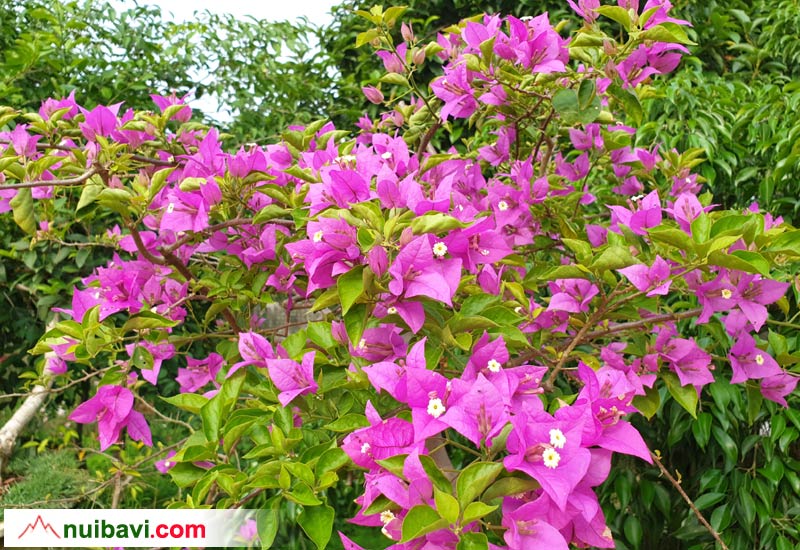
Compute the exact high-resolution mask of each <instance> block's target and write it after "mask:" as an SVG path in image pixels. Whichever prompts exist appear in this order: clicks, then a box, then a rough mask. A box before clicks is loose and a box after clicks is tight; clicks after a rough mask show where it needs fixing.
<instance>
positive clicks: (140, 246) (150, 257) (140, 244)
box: [128, 222, 167, 265]
mask: <svg viewBox="0 0 800 550" xmlns="http://www.w3.org/2000/svg"><path fill="white" fill-rule="evenodd" d="M128 229H129V230H130V232H131V237H133V242H134V243H135V244H136V249H137V250H138V251H139V254H141V255H142V256H144V257H145V259H146V260H147V261H149V262H150V263H153V264H156V265H167V262H166V260H165V259H164V258H159V257H158V256H156V255H155V254H153V253H152V252H150V251H149V250H147V247H146V246H145V245H144V241H142V236H141V235H140V234H139V230H138V229H136V224H135V223H134V222H128Z"/></svg>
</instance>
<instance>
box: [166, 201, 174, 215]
mask: <svg viewBox="0 0 800 550" xmlns="http://www.w3.org/2000/svg"><path fill="white" fill-rule="evenodd" d="M174 210H175V203H174V202H171V203H169V204H168V205H167V214H172V212H173V211H174Z"/></svg>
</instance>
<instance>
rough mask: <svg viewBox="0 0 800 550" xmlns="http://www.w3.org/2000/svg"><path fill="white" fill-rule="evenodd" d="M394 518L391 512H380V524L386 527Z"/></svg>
mask: <svg viewBox="0 0 800 550" xmlns="http://www.w3.org/2000/svg"><path fill="white" fill-rule="evenodd" d="M396 517H397V516H395V515H394V513H393V512H392V511H391V510H384V511H383V512H381V523H383V524H384V525H386V524H387V523H389V522H391V521H392V520H394V519H395V518H396Z"/></svg>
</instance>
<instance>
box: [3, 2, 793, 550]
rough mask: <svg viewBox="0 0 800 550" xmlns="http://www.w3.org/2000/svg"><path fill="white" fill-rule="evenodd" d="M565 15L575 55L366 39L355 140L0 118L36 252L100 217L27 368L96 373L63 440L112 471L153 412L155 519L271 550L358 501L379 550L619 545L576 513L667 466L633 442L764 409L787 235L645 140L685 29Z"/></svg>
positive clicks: (323, 532) (660, 16)
mask: <svg viewBox="0 0 800 550" xmlns="http://www.w3.org/2000/svg"><path fill="white" fill-rule="evenodd" d="M568 3H569V4H570V5H571V6H572V7H573V9H574V10H575V11H576V12H577V13H578V14H579V15H580V16H581V17H582V18H583V21H584V25H583V26H582V27H581V28H580V29H578V30H577V31H576V32H574V33H573V34H572V35H571V36H565V35H562V34H561V32H560V30H561V28H562V26H561V25H558V24H557V25H553V22H551V21H550V20H549V18H548V16H547V14H543V15H539V16H536V17H531V18H523V19H518V18H515V17H505V18H504V17H500V16H480V17H475V18H473V19H471V20H468V21H464V22H462V23H461V24H460V25H458V26H455V27H452V28H448V29H446V30H445V31H444V32H442V33H441V34H439V35H438V36H437V37H435V39H434V40H432V41H427V42H426V41H421V40H419V39H418V38H417V37H415V35H414V31H413V28H411V27H410V26H408V25H405V24H403V25H400V21H399V19H400V18H401V17H402V13H403V9H402V8H398V7H392V8H388V9H386V10H385V11H384V10H383V9H381V8H374V9H372V10H370V11H369V12H360V14H361V15H363V17H364V18H365V20H367V21H368V22H369V23H370V24H371V25H372V26H373V28H371V29H369V30H367V31H365V32H364V33H362V35H360V36H359V40H358V41H359V43H360V44H361V45H368V44H369V45H372V46H373V47H375V48H376V49H377V54H378V55H379V56H380V58H381V60H382V61H383V65H384V68H385V71H386V72H385V74H384V75H383V76H382V77H381V78H380V82H376V83H375V85H374V86H369V87H366V88H365V89H364V93H365V95H366V97H367V98H368V99H369V100H370V101H372V102H373V103H376V104H381V105H384V106H385V109H386V110H385V112H384V114H383V115H382V116H381V117H380V118H379V119H377V120H371V119H368V118H364V119H362V120H361V121H360V122H359V124H358V128H356V129H349V128H348V129H337V128H334V127H333V125H332V124H331V123H328V122H326V121H324V120H321V121H318V122H317V123H314V124H311V125H309V126H307V127H293V128H289V129H288V130H287V131H286V132H285V133H284V134H283V141H281V142H280V143H276V144H272V145H266V146H259V145H253V144H247V145H243V146H241V147H239V148H238V149H236V148H233V149H231V150H230V151H226V150H225V149H223V147H222V145H221V143H222V141H221V140H222V137H223V136H220V135H219V134H218V133H217V132H216V131H215V130H214V129H209V128H206V127H202V126H199V125H197V124H196V123H192V122H190V121H189V117H190V115H191V111H190V107H189V106H188V105H185V104H184V103H183V101H182V100H181V99H179V98H176V97H165V96H154V97H153V99H154V101H155V103H156V105H157V107H158V108H157V109H156V110H155V111H154V112H134V111H131V110H127V109H125V107H124V106H122V105H119V104H116V105H109V106H99V107H96V108H94V109H92V110H87V109H84V108H82V107H81V106H80V105H79V103H78V99H79V98H75V97H68V98H65V99H53V100H48V101H46V102H45V103H44V104H43V106H42V108H41V110H40V111H39V113H28V114H24V115H21V114H19V113H16V112H12V111H5V112H3V115H2V120H3V122H4V123H7V124H9V125H10V126H13V129H11V130H9V131H7V132H4V133H2V134H0V142H1V143H2V146H1V147H2V150H3V154H2V157H1V158H0V167H2V169H3V172H2V177H1V178H0V181H2V185H0V211H4V212H7V211H11V213H10V214H9V215H13V217H14V219H15V220H16V222H17V224H18V225H19V226H20V228H21V229H22V230H24V231H26V232H27V233H28V234H29V235H30V238H31V240H32V241H37V242H38V241H47V240H51V241H54V242H66V241H69V239H70V238H71V237H70V235H71V233H72V232H73V231H74V230H75V227H76V225H77V224H79V222H80V220H81V219H83V218H84V217H87V216H95V217H96V216H104V217H103V218H102V219H104V220H108V224H107V227H106V231H105V233H102V234H96V235H89V236H88V237H89V240H90V241H93V242H97V243H103V244H104V245H105V246H113V247H114V255H113V259H112V260H111V261H110V262H108V264H107V265H105V266H104V267H101V268H98V269H97V270H96V271H95V272H94V274H93V275H91V276H90V277H88V278H86V279H84V280H83V281H82V284H81V285H79V286H78V287H76V288H75V290H74V293H73V295H72V304H71V307H70V308H63V309H61V310H60V311H59V312H58V313H59V315H60V316H61V318H62V319H63V320H61V321H60V322H59V323H58V324H57V325H56V326H55V328H54V329H52V330H50V331H49V332H48V333H47V334H45V336H44V337H43V338H42V339H41V341H40V342H39V344H38V345H37V346H36V348H35V349H34V350H33V353H35V354H46V353H47V352H55V353H47V356H46V357H47V358H46V360H45V359H43V360H42V361H41V373H40V374H41V376H42V377H55V380H56V381H55V383H56V385H61V384H68V383H69V382H70V380H73V379H76V378H79V377H83V376H87V375H89V374H92V373H96V375H97V376H96V378H97V380H98V384H97V387H96V389H94V390H93V392H92V395H91V396H90V397H89V398H88V399H87V400H86V401H85V402H83V403H82V404H80V405H79V406H78V407H77V408H76V409H74V410H73V411H72V412H71V415H70V418H71V419H72V420H74V421H75V422H78V423H82V424H89V425H96V426H97V434H98V442H99V443H98V445H99V448H100V449H101V450H106V449H109V448H111V447H112V446H113V445H116V444H118V443H120V442H121V441H122V440H123V439H124V438H126V437H127V438H130V439H132V440H135V441H138V442H141V443H142V444H144V445H145V446H151V445H153V444H158V443H159V442H157V441H153V438H152V436H151V431H150V428H149V425H148V415H149V414H152V412H153V411H152V407H151V408H147V407H139V406H138V405H137V400H139V401H144V402H146V401H147V399H151V400H152V399H154V397H153V396H154V395H159V394H160V395H161V396H162V398H163V399H164V400H166V401H167V402H169V403H170V404H171V405H172V406H174V407H177V408H178V409H182V410H183V411H185V412H186V413H187V418H189V420H190V424H192V425H194V426H195V427H196V431H194V432H193V433H192V434H191V435H190V436H189V437H188V438H186V439H185V440H184V441H182V442H181V444H180V446H179V447H178V448H177V452H175V453H174V454H170V455H169V456H168V457H166V458H165V457H164V456H163V455H162V456H159V457H158V458H160V459H161V460H159V461H158V463H157V467H158V468H159V470H160V471H163V472H165V473H168V474H169V475H170V476H172V479H173V480H174V482H175V483H176V484H177V485H178V486H179V487H181V488H183V489H185V491H184V493H183V494H184V498H183V500H181V501H180V502H178V503H176V505H178V506H215V507H220V508H227V507H236V506H247V507H260V508H264V509H269V510H275V511H276V513H275V514H273V515H267V516H265V517H266V519H264V520H262V521H261V522H260V524H259V525H258V533H259V535H260V537H261V541H262V544H264V545H266V546H269V545H270V544H271V543H272V541H273V540H275V537H276V534H277V533H278V530H279V528H280V525H279V522H278V519H277V518H279V517H281V516H280V514H278V513H277V511H278V510H281V509H283V510H286V509H289V510H291V514H293V516H292V517H293V518H294V519H295V520H296V522H297V523H298V524H299V525H300V527H301V528H302V529H303V531H304V532H305V533H306V535H307V536H308V537H309V538H310V539H311V541H313V543H315V544H316V546H317V547H319V548H324V547H325V546H327V545H328V543H329V541H330V540H331V537H332V535H333V532H332V531H333V529H332V526H333V523H334V518H335V517H336V514H337V511H336V510H335V509H334V507H333V506H331V504H330V502H329V497H330V494H331V493H332V492H334V491H335V490H336V488H337V487H339V486H341V485H342V484H348V485H350V484H353V483H355V484H356V486H358V487H359V491H360V495H359V496H358V499H357V504H358V511H357V513H356V514H355V516H354V517H352V518H349V522H350V523H352V524H355V525H360V526H369V527H372V528H374V529H375V530H376V531H380V532H382V533H383V535H385V541H386V544H388V545H390V546H389V547H390V548H396V549H401V548H403V549H439V548H443V549H458V550H466V549H478V548H484V549H487V548H511V549H522V548H539V547H543V548H544V547H547V548H554V549H559V548H563V549H566V548H568V547H569V545H570V544H573V545H577V546H580V547H588V546H593V547H601V548H613V547H614V540H613V537H612V533H611V530H610V529H609V527H608V526H607V525H606V521H605V518H604V514H603V511H602V509H601V507H600V505H599V503H598V500H597V497H596V494H595V488H597V487H598V486H600V485H601V484H602V483H603V482H604V480H605V479H606V478H607V477H608V475H609V471H610V468H611V464H612V462H611V460H612V456H613V455H614V454H626V455H632V456H633V457H637V458H638V459H640V460H642V461H645V462H652V461H653V460H656V461H657V460H658V458H659V457H658V455H657V454H655V455H654V454H652V453H651V450H650V448H649V446H648V443H647V442H645V441H644V439H643V438H642V437H641V435H640V434H639V432H638V431H637V430H636V429H635V428H634V427H633V426H632V425H631V424H630V423H629V421H628V420H627V418H628V417H629V415H632V414H643V415H644V416H646V417H650V416H652V415H654V414H655V413H656V411H657V410H658V408H659V406H660V403H661V401H662V399H674V400H676V401H677V402H678V403H679V404H680V405H681V406H682V407H684V408H685V409H686V410H687V411H689V413H690V414H692V415H694V414H695V413H696V407H697V403H698V398H699V396H700V395H701V394H702V392H703V391H704V388H705V387H706V386H708V385H709V384H711V383H713V382H714V381H715V380H723V381H729V382H730V383H733V384H744V385H746V386H747V388H748V394H749V395H752V396H753V400H754V402H756V399H757V400H758V401H757V402H758V403H760V402H761V400H762V399H767V400H771V401H775V402H778V403H781V404H783V405H785V404H786V401H785V398H786V396H787V395H788V394H790V393H791V392H792V391H793V390H794V388H795V385H796V384H797V374H796V373H794V372H792V371H791V370H789V366H790V365H791V363H792V361H791V360H790V359H791V358H790V359H786V357H782V356H781V349H780V346H781V344H780V342H781V340H780V338H781V336H780V335H779V334H776V333H773V332H772V331H771V330H769V329H768V328H767V321H768V320H769V319H770V316H773V317H775V316H777V317H778V318H781V316H782V315H786V314H787V313H788V311H789V308H790V302H789V300H788V299H787V298H786V295H787V291H789V287H790V281H791V280H792V277H793V276H794V273H795V269H796V265H797V264H796V262H797V260H798V258H800V232H799V231H798V230H796V229H794V228H792V227H791V226H789V225H788V224H785V223H783V222H782V220H781V219H779V218H778V219H774V218H773V217H772V216H770V214H769V213H764V212H761V211H760V210H759V207H758V205H757V204H753V205H752V206H751V207H750V208H749V209H747V210H746V211H723V210H719V209H717V208H715V205H714V200H713V197H712V196H710V195H709V194H708V193H703V192H702V190H703V179H702V177H699V176H698V175H697V173H696V172H695V171H694V168H695V167H696V166H697V165H698V164H700V163H701V162H702V159H701V158H700V157H701V151H699V150H691V151H683V152H681V151H675V150H668V149H666V148H664V147H663V146H660V145H659V144H657V143H640V142H639V141H638V140H637V134H636V127H637V125H638V124H639V123H640V122H641V120H642V115H643V111H642V107H641V103H640V98H644V97H647V96H648V94H649V93H651V88H650V87H649V86H648V82H649V80H650V79H651V78H653V77H655V76H656V75H660V74H665V73H668V72H669V71H671V70H673V69H674V68H675V67H676V66H677V65H678V63H679V62H680V59H681V55H682V54H684V53H686V52H687V51H688V50H687V47H686V46H687V45H689V44H690V42H689V40H688V39H687V37H686V33H685V31H684V27H685V26H686V25H688V22H686V21H682V20H678V19H675V18H673V17H671V16H670V14H669V8H670V4H669V2H666V1H663V2H662V1H658V0H649V1H648V2H647V3H646V4H645V5H641V6H640V5H639V2H638V1H636V0H620V1H619V2H618V5H605V6H600V5H599V2H597V1H594V2H592V1H589V0H585V1H584V0H581V1H580V2H578V3H574V2H572V1H570V0H568ZM398 26H400V33H399V35H398V36H399V38H394V37H395V35H394V34H392V30H393V29H396V28H397V27H398ZM429 64H433V65H441V69H440V76H438V77H437V78H435V79H434V80H433V81H432V82H430V83H426V82H419V81H418V80H417V78H416V75H417V71H418V69H419V68H420V67H422V66H423V65H429ZM64 211H69V212H70V215H69V216H63V215H62V216H58V215H55V214H56V213H57V212H64ZM790 292H791V293H794V298H793V300H795V301H796V294H797V292H798V290H797V287H795V288H794V289H793V290H792V291H790ZM175 360H177V361H178V363H179V364H180V365H181V366H180V368H178V372H177V375H175V374H174V373H171V374H170V372H169V371H168V370H166V369H163V370H162V366H163V364H164V362H165V361H175ZM167 378H169V379H167ZM164 387H171V388H175V389H176V391H175V392H173V394H171V395H166V394H165V393H164V392H163V388H164ZM143 396H144V397H143ZM653 443H656V444H657V443H658V442H653ZM154 461H155V458H154ZM339 537H340V538H341V541H342V543H343V544H344V546H345V548H348V549H353V548H360V546H358V545H357V544H356V543H354V542H352V540H351V539H350V538H348V532H347V530H346V529H344V530H343V532H341V533H340V534H339Z"/></svg>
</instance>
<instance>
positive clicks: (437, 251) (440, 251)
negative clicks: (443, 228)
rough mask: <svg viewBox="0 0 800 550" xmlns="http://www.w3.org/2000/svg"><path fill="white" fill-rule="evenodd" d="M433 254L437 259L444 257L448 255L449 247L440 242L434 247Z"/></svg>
mask: <svg viewBox="0 0 800 550" xmlns="http://www.w3.org/2000/svg"><path fill="white" fill-rule="evenodd" d="M433 254H434V256H436V257H437V258H442V257H444V255H445V254H447V245H446V244H444V243H443V242H442V241H439V242H438V243H436V244H434V245H433Z"/></svg>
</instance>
